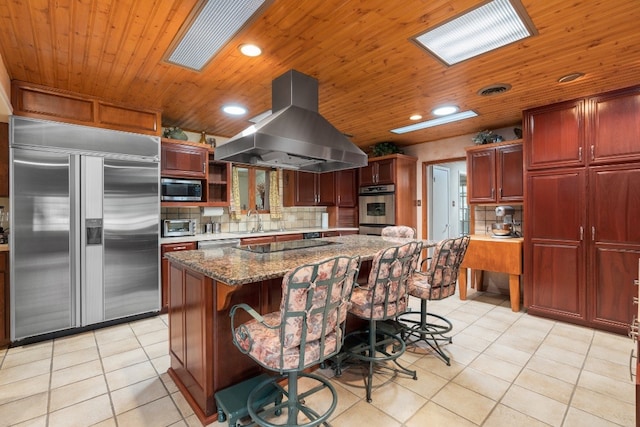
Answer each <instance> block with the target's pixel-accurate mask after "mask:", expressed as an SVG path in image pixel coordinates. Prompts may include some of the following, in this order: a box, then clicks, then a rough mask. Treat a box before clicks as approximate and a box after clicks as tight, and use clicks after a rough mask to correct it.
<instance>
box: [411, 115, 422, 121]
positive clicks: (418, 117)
mask: <svg viewBox="0 0 640 427" xmlns="http://www.w3.org/2000/svg"><path fill="white" fill-rule="evenodd" d="M421 118H422V116H421V115H420V114H414V115H413V116H411V117H409V120H420V119H421Z"/></svg>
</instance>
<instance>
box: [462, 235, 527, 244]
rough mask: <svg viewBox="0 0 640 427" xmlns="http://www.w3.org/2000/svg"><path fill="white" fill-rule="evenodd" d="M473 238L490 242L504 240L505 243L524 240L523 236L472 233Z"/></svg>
mask: <svg viewBox="0 0 640 427" xmlns="http://www.w3.org/2000/svg"><path fill="white" fill-rule="evenodd" d="M469 237H471V240H485V241H489V242H504V243H522V242H524V238H523V237H509V238H499V237H493V236H490V235H488V234H471V235H470V236H469Z"/></svg>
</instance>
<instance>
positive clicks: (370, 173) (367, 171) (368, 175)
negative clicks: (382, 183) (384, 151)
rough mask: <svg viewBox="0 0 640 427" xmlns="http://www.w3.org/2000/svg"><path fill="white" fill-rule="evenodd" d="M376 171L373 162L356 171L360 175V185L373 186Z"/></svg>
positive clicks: (375, 165) (375, 164)
mask: <svg viewBox="0 0 640 427" xmlns="http://www.w3.org/2000/svg"><path fill="white" fill-rule="evenodd" d="M377 169H378V164H377V163H375V162H370V163H369V164H368V165H367V166H363V167H361V168H360V169H358V171H359V174H360V185H361V186H365V185H374V184H375V183H376V181H375V177H376V171H377Z"/></svg>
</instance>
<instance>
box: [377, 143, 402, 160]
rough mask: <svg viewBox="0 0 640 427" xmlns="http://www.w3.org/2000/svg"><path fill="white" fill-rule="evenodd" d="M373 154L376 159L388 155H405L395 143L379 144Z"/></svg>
mask: <svg viewBox="0 0 640 427" xmlns="http://www.w3.org/2000/svg"><path fill="white" fill-rule="evenodd" d="M371 153H372V154H373V156H374V157H379V156H386V155H387V154H396V153H400V154H403V151H402V150H401V149H400V148H399V147H398V146H397V145H396V144H394V143H393V142H389V141H385V142H379V143H377V144H376V145H374V146H373V149H372V150H371Z"/></svg>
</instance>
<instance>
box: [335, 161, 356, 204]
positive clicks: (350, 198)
mask: <svg viewBox="0 0 640 427" xmlns="http://www.w3.org/2000/svg"><path fill="white" fill-rule="evenodd" d="M356 172H357V169H346V170H341V171H337V172H335V188H336V203H335V204H336V206H338V207H341V208H353V207H355V206H356V205H357V204H358V189H357V186H356Z"/></svg>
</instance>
